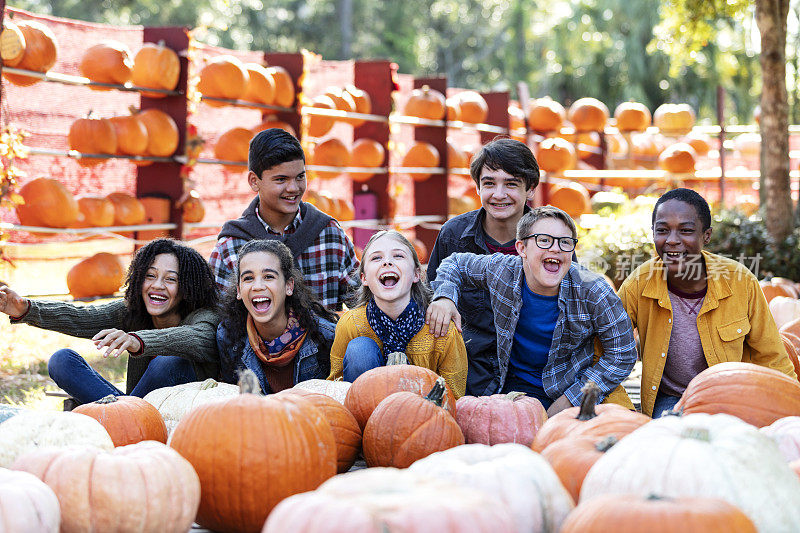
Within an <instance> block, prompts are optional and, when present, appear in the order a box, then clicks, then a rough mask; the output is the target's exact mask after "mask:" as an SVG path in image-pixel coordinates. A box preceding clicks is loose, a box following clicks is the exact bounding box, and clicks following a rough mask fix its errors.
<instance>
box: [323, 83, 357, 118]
mask: <svg viewBox="0 0 800 533" xmlns="http://www.w3.org/2000/svg"><path fill="white" fill-rule="evenodd" d="M325 96H328V97H330V99H331V100H333V105H334V106H336V109H337V110H339V111H344V112H345V113H353V112H355V110H356V101H355V100H354V99H353V95H351V94H350V93H349V92H347V91H345V90H344V89H342V88H341V87H328V88H327V89H326V90H325Z"/></svg>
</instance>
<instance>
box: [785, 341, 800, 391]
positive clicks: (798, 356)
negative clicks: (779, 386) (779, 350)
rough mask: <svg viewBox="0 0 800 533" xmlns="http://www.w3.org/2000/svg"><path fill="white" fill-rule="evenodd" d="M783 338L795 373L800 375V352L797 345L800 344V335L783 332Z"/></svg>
mask: <svg viewBox="0 0 800 533" xmlns="http://www.w3.org/2000/svg"><path fill="white" fill-rule="evenodd" d="M781 340H782V341H783V348H784V349H785V350H786V354H787V355H788V356H789V360H790V361H791V362H792V366H793V367H794V373H795V374H797V375H798V376H800V352H798V350H797V346H798V345H800V337H797V336H795V335H790V334H786V333H783V332H781ZM798 379H800V378H798Z"/></svg>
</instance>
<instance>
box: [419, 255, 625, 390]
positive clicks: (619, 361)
mask: <svg viewBox="0 0 800 533" xmlns="http://www.w3.org/2000/svg"><path fill="white" fill-rule="evenodd" d="M523 283H525V276H524V274H523V271H522V258H521V257H519V256H512V255H505V254H492V255H475V254H468V253H459V254H453V255H451V256H449V257H447V258H446V259H445V260H444V261H442V264H441V265H440V266H439V269H438V270H437V271H436V281H434V282H433V288H434V290H435V295H434V299H436V298H442V297H444V298H449V299H451V300H452V301H453V302H455V303H456V304H458V298H459V294H460V291H461V288H462V287H465V288H466V287H481V288H484V289H487V290H488V291H489V297H490V303H491V307H492V311H493V313H494V323H495V327H496V329H497V357H498V360H499V361H498V362H499V368H500V375H499V376H496V378H495V382H494V385H495V386H494V391H493V392H494V393H499V392H500V391H501V390H502V389H503V384H504V383H505V379H506V373H507V372H508V361H509V359H510V356H511V345H512V343H513V342H514V331H515V330H516V327H517V322H518V321H519V319H520V316H519V314H520V310H521V309H522V284H523ZM558 308H559V310H560V313H559V315H558V320H557V322H556V327H555V330H554V332H553V341H552V344H551V346H550V354H549V355H548V358H547V364H546V365H545V367H544V370H543V371H542V383H543V385H544V390H545V392H546V393H547V395H548V396H549V397H550V398H553V399H556V398H558V397H559V396H561V395H562V394H564V395H566V397H567V399H568V400H569V401H570V403H572V405H578V404H579V403H580V398H581V387H583V385H584V384H585V383H586V381H590V380H591V381H594V382H595V383H596V384H597V386H598V387H599V388H600V397H599V400H598V401H602V400H603V399H604V398H605V397H606V395H608V393H609V392H611V391H612V390H614V389H615V388H616V387H617V386H618V385H619V384H620V383H621V382H622V380H624V379H625V378H626V377H628V375H629V374H630V372H631V370H632V369H633V364H634V363H635V362H636V358H637V354H636V342H635V340H634V337H633V329H632V328H631V321H630V318H628V315H627V313H626V312H625V308H624V307H623V306H622V302H621V301H620V299H619V297H618V296H617V294H616V293H615V292H614V289H612V288H611V286H610V285H609V284H608V283H607V282H606V281H605V280H604V279H603V278H602V277H600V276H598V275H597V274H594V273H593V272H591V271H589V270H587V269H585V268H584V267H582V266H580V265H579V264H577V263H574V262H573V263H572V265H571V266H570V269H569V272H568V273H567V275H566V276H565V277H564V279H563V280H562V281H561V287H560V289H559V293H558ZM462 318H463V320H464V321H467V322H468V321H469V320H470V317H462ZM523 320H524V318H523ZM595 337H598V338H599V339H600V343H601V345H602V347H603V353H602V355H601V356H600V358H599V359H598V361H597V362H596V363H594V364H593V361H592V359H593V356H594V339H595Z"/></svg>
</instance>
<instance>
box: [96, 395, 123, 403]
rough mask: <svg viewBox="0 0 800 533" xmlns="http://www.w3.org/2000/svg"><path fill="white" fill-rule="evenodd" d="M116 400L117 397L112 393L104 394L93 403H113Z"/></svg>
mask: <svg viewBox="0 0 800 533" xmlns="http://www.w3.org/2000/svg"><path fill="white" fill-rule="evenodd" d="M116 401H118V398H117V397H116V396H114V395H113V394H109V395H108V396H104V397H102V398H100V399H99V400H97V401H96V402H94V403H101V404H107V403H114V402H116Z"/></svg>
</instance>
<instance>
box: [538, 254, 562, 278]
mask: <svg viewBox="0 0 800 533" xmlns="http://www.w3.org/2000/svg"><path fill="white" fill-rule="evenodd" d="M542 267H543V268H544V269H545V270H546V271H548V272H550V273H552V274H555V273H556V272H558V271H559V270H560V269H561V260H560V259H556V258H555V257H547V258H545V259H543V260H542Z"/></svg>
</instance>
